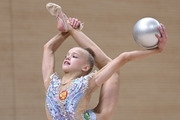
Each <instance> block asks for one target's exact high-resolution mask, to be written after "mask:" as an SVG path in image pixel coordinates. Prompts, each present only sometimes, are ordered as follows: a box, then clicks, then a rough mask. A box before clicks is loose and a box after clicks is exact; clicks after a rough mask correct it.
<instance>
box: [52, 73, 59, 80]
mask: <svg viewBox="0 0 180 120" xmlns="http://www.w3.org/2000/svg"><path fill="white" fill-rule="evenodd" d="M50 79H51V80H59V79H60V77H59V75H58V74H57V72H54V73H53V74H52V75H51V76H50Z"/></svg>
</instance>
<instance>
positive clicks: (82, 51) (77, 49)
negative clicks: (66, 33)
mask: <svg viewBox="0 0 180 120" xmlns="http://www.w3.org/2000/svg"><path fill="white" fill-rule="evenodd" d="M68 53H77V54H78V53H79V54H82V53H84V50H83V49H82V48H80V47H74V48H71V49H70V50H69V51H68Z"/></svg>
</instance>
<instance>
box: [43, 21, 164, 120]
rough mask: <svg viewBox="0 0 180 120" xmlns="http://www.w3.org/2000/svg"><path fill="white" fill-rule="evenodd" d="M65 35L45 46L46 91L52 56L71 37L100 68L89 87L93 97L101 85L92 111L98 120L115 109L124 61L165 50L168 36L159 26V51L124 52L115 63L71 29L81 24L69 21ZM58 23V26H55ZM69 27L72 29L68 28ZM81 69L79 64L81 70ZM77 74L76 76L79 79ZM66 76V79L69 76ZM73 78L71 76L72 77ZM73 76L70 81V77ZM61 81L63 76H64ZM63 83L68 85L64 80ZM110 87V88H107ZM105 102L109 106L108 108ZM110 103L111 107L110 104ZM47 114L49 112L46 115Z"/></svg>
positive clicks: (81, 34) (104, 118)
mask: <svg viewBox="0 0 180 120" xmlns="http://www.w3.org/2000/svg"><path fill="white" fill-rule="evenodd" d="M70 21H71V22H70V24H71V25H69V26H68V27H69V30H68V33H59V34H57V35H56V36H55V37H53V38H52V39H51V40H50V41H49V42H47V43H46V44H45V45H44V55H43V65H42V73H43V79H44V86H45V90H47V88H48V86H49V82H50V79H49V76H50V75H51V74H52V73H54V68H55V61H54V53H55V51H56V50H57V49H58V47H59V46H60V45H61V44H62V42H63V41H64V40H65V39H66V38H67V37H68V36H69V35H71V36H72V37H73V38H74V40H75V41H76V42H77V43H78V44H79V46H81V47H89V48H91V49H92V50H93V51H96V52H95V56H98V57H95V63H96V66H97V67H98V68H99V69H100V70H99V71H98V72H97V73H96V74H95V75H94V76H93V78H92V80H91V82H90V83H89V87H90V89H91V92H90V93H89V94H92V92H94V91H95V90H96V89H97V88H98V87H100V86H101V85H102V84H103V83H104V84H103V85H102V86H101V93H100V99H99V100H100V101H99V103H98V105H97V107H96V108H95V109H94V112H95V113H96V114H97V119H98V120H102V119H103V120H110V119H111V118H112V115H113V113H114V110H115V109H116V105H117V102H118V98H119V84H120V80H119V69H120V68H121V67H122V66H123V65H124V64H125V63H127V62H129V61H132V60H136V59H142V58H145V57H148V56H150V55H153V54H157V53H160V52H162V51H163V50H164V48H165V44H166V41H167V33H166V29H165V27H164V25H163V24H161V26H160V27H159V30H160V32H161V35H162V37H160V36H158V35H156V37H157V38H158V40H159V43H158V48H156V49H153V50H136V51H130V52H124V53H122V54H120V55H119V56H118V57H116V58H115V59H114V60H111V59H110V58H109V57H108V56H107V55H106V54H105V53H104V52H103V51H102V50H101V49H100V48H99V47H98V46H97V45H96V44H95V43H94V42H92V40H90V39H89V38H88V37H87V36H86V35H85V34H84V33H82V32H81V31H79V30H76V29H73V28H72V27H74V28H77V26H78V24H79V23H80V21H78V20H76V19H75V20H73V19H72V20H70ZM58 24H60V23H58ZM71 26H72V27H71ZM83 67H84V66H83V65H82V68H83ZM78 75H79V74H78V73H77V74H76V75H75V76H78ZM68 77H69V76H68ZM73 77H74V76H73ZM73 77H72V78H73ZM63 78H64V77H63ZM64 82H67V81H66V79H64ZM110 84H111V85H110ZM112 93H113V94H112ZM107 103H108V106H107ZM109 103H110V104H109ZM47 114H48V113H47Z"/></svg>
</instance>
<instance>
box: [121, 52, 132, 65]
mask: <svg viewBox="0 0 180 120" xmlns="http://www.w3.org/2000/svg"><path fill="white" fill-rule="evenodd" d="M121 56H122V61H123V62H124V63H127V62H129V61H132V60H133V58H132V56H131V53H130V52H123V53H122V54H121Z"/></svg>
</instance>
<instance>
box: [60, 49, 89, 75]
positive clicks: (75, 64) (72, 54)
mask: <svg viewBox="0 0 180 120" xmlns="http://www.w3.org/2000/svg"><path fill="white" fill-rule="evenodd" d="M87 58H88V52H87V51H85V50H84V49H82V48H79V47H75V48H72V49H70V50H69V51H68V53H67V54H66V56H65V59H64V61H63V64H62V69H63V70H64V72H65V73H67V72H76V71H82V70H84V69H86V68H87V66H89V64H88V62H87Z"/></svg>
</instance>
